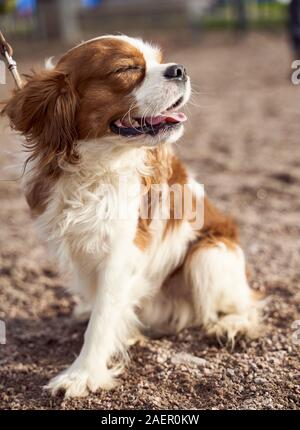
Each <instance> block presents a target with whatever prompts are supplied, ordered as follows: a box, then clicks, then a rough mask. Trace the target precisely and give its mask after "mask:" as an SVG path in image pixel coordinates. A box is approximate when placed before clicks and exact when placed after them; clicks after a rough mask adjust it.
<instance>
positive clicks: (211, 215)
mask: <svg viewBox="0 0 300 430" xmlns="http://www.w3.org/2000/svg"><path fill="white" fill-rule="evenodd" d="M198 234H199V237H201V238H208V239H210V238H211V239H215V238H224V239H226V240H227V239H229V240H230V241H232V242H238V228H237V225H236V223H235V221H234V220H233V218H231V217H228V216H226V215H223V214H222V213H221V212H219V211H218V209H216V208H215V207H214V206H213V205H212V204H211V203H210V201H209V200H208V199H207V198H205V199H204V225H203V227H202V229H201V230H199V232H198Z"/></svg>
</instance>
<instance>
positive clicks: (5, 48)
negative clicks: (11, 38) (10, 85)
mask: <svg viewBox="0 0 300 430" xmlns="http://www.w3.org/2000/svg"><path fill="white" fill-rule="evenodd" d="M0 54H1V55H2V57H3V58H4V61H5V63H6V65H7V67H8V70H9V71H10V73H11V74H12V77H13V79H14V81H15V84H16V87H17V88H18V89H19V90H20V89H21V88H22V87H23V81H22V79H21V76H20V74H19V72H18V67H17V63H16V62H15V60H14V59H13V49H12V47H11V46H10V45H9V44H8V43H7V41H6V40H5V37H4V36H3V33H2V32H1V30H0Z"/></svg>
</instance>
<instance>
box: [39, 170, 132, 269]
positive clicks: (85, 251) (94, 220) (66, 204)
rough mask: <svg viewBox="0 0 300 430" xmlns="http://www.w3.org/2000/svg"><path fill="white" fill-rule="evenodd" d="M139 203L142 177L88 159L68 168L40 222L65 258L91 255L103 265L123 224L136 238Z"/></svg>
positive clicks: (65, 260)
mask: <svg viewBox="0 0 300 430" xmlns="http://www.w3.org/2000/svg"><path fill="white" fill-rule="evenodd" d="M139 204H140V178H139V176H138V174H137V173H135V171H134V170H132V169H131V170H127V166H126V164H125V163H124V169H123V172H122V174H121V175H120V174H119V173H118V174H117V173H116V172H115V171H114V170H113V169H110V168H109V166H108V167H105V169H104V168H103V167H102V165H101V164H99V163H98V164H96V163H95V164H93V163H89V164H88V166H86V165H85V164H84V165H83V166H82V167H81V168H79V169H78V167H77V170H76V167H74V169H73V171H70V172H69V173H67V174H64V175H63V176H62V178H61V179H60V180H59V181H58V182H57V184H56V185H55V188H54V190H53V192H52V197H51V201H50V202H49V204H48V206H47V209H46V210H45V212H44V213H43V214H42V215H41V216H40V217H39V218H38V220H37V224H38V227H39V230H40V231H41V233H42V235H43V236H44V237H46V239H47V241H48V243H49V245H50V248H51V249H52V250H53V251H54V253H55V254H56V255H58V257H59V258H60V261H63V262H64V263H63V264H67V263H69V261H71V260H74V259H75V260H76V259H81V258H87V259H88V263H89V265H90V264H91V262H93V263H94V264H97V265H99V264H100V263H101V260H102V259H103V258H104V257H105V256H106V255H107V254H109V252H110V247H111V243H112V241H114V240H115V239H116V237H117V235H119V234H120V233H122V234H124V233H125V232H124V229H125V230H126V233H127V234H128V236H130V238H131V239H132V240H133V239H134V234H135V231H136V226H137V221H138V214H139Z"/></svg>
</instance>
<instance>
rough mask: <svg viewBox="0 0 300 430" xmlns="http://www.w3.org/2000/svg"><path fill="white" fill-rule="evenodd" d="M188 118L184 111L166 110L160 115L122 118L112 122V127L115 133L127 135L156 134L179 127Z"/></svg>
mask: <svg viewBox="0 0 300 430" xmlns="http://www.w3.org/2000/svg"><path fill="white" fill-rule="evenodd" d="M172 108H173V106H172ZM186 120H187V117H186V115H185V114H184V113H182V112H173V111H169V110H166V111H165V112H162V113H161V114H160V115H158V116H151V117H150V116H149V117H143V118H129V119H128V118H126V119H124V118H121V119H118V120H116V121H114V122H113V123H111V125H110V128H111V131H112V132H113V133H115V134H118V135H121V136H125V137H134V136H141V135H143V134H147V135H150V136H156V135H157V134H158V133H160V132H162V131H169V130H171V129H175V128H177V127H179V126H180V125H181V124H182V123H183V122H185V121H186Z"/></svg>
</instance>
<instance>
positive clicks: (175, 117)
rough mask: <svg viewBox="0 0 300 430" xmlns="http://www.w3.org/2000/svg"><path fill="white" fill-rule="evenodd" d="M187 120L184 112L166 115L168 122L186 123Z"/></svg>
mask: <svg viewBox="0 0 300 430" xmlns="http://www.w3.org/2000/svg"><path fill="white" fill-rule="evenodd" d="M186 120H187V117H186V115H185V114H184V113H183V112H172V113H170V114H169V113H168V114H167V115H166V121H167V122H185V121H186Z"/></svg>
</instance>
